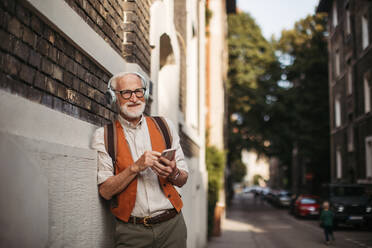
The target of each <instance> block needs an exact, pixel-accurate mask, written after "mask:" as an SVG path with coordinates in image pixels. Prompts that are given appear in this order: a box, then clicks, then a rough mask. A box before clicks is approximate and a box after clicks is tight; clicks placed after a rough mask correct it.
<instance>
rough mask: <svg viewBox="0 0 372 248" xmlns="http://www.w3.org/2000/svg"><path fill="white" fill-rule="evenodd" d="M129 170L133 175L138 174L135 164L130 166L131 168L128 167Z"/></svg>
mask: <svg viewBox="0 0 372 248" xmlns="http://www.w3.org/2000/svg"><path fill="white" fill-rule="evenodd" d="M129 170H130V172H132V173H133V174H137V173H138V166H137V165H136V164H132V165H131V166H129Z"/></svg>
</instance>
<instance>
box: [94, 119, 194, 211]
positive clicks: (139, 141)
mask: <svg viewBox="0 0 372 248" xmlns="http://www.w3.org/2000/svg"><path fill="white" fill-rule="evenodd" d="M118 120H119V122H120V124H121V126H122V127H123V130H124V134H125V138H126V140H127V142H128V145H129V149H130V151H131V155H132V158H133V161H137V160H138V159H139V158H140V157H141V156H142V154H143V153H144V152H145V151H152V147H151V140H150V134H149V130H148V127H147V123H146V118H144V116H142V118H141V120H140V122H139V123H138V124H137V125H136V126H134V125H132V124H131V123H130V122H128V121H126V120H125V119H124V118H122V117H121V116H120V115H119V117H118ZM165 120H166V122H167V124H168V126H169V130H170V134H171V135H172V139H173V141H172V148H176V156H175V160H176V165H177V167H178V168H179V169H181V170H184V171H186V172H187V173H188V168H187V164H186V162H185V157H184V155H183V151H182V148H181V145H180V138H179V136H178V133H177V130H176V128H175V127H174V125H173V123H172V122H171V121H170V120H168V119H165ZM92 148H93V149H95V150H97V161H98V165H97V182H98V184H101V183H103V182H104V181H106V179H107V178H109V177H111V176H113V175H114V168H113V165H112V159H111V157H110V155H109V154H108V153H107V151H106V148H105V141H104V128H103V127H101V128H98V129H97V130H96V131H95V132H94V135H93V141H92ZM137 178H138V183H137V197H136V202H135V205H134V208H133V211H132V215H133V216H137V217H145V216H155V215H158V214H160V213H162V212H163V211H164V210H166V209H171V208H173V206H172V204H171V203H170V201H169V200H168V199H167V198H166V197H165V195H164V193H163V191H162V189H161V188H160V185H159V181H158V176H157V175H156V174H155V172H154V171H153V170H152V169H151V168H147V169H146V170H144V171H141V172H140V173H139V174H138V177H137ZM175 188H176V190H177V191H178V193H179V194H181V189H180V188H178V187H176V186H175Z"/></svg>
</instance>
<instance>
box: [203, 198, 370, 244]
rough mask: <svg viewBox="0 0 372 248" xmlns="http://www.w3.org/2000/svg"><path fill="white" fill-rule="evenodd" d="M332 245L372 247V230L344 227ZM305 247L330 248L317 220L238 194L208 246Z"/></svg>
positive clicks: (336, 233)
mask: <svg viewBox="0 0 372 248" xmlns="http://www.w3.org/2000/svg"><path fill="white" fill-rule="evenodd" d="M334 235H335V239H336V241H335V242H333V243H332V244H331V245H330V246H331V247H340V248H346V247H347V248H354V247H355V248H357V247H372V232H371V230H369V231H368V230H365V229H359V230H356V229H353V228H351V227H345V226H344V227H340V228H339V229H337V230H336V231H335V232H334ZM222 247H236V248H239V247H249V248H292V247H293V248H295V247H296V248H297V247H301V248H305V247H309V248H310V247H311V248H316V247H326V245H325V244H324V235H323V230H322V228H320V227H319V223H318V221H317V220H308V219H297V218H295V217H293V216H292V215H289V214H288V210H287V209H278V208H275V207H273V206H271V205H270V204H268V203H267V202H265V201H261V200H260V199H254V197H253V195H252V194H250V193H248V194H244V193H242V194H239V195H236V196H235V199H234V200H233V203H232V206H231V208H230V209H229V210H228V211H227V213H226V219H225V220H224V221H223V224H222V235H221V236H220V237H213V238H212V239H211V240H210V242H209V243H208V248H222Z"/></svg>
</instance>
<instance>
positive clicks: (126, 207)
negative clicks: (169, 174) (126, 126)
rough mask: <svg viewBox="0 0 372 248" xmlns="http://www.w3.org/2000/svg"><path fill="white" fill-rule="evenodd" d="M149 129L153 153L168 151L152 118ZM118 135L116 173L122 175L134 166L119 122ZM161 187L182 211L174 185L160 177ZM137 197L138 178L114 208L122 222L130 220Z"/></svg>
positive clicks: (178, 210)
mask: <svg viewBox="0 0 372 248" xmlns="http://www.w3.org/2000/svg"><path fill="white" fill-rule="evenodd" d="M146 122H147V127H148V130H149V133H150V139H151V146H152V150H153V151H157V152H162V151H163V150H164V149H166V145H165V141H164V138H163V135H162V133H161V132H160V130H159V129H158V127H157V125H156V124H155V122H154V120H153V119H152V118H151V117H146ZM115 126H116V135H117V155H116V164H115V169H116V173H120V172H121V171H123V170H125V169H126V168H127V167H129V166H130V165H132V164H134V161H133V158H132V155H131V152H130V149H129V146H128V143H127V141H126V139H125V134H124V130H123V128H122V126H121V125H120V123H119V121H116V122H115ZM158 179H159V185H160V187H161V188H162V190H163V192H164V195H165V196H166V197H167V198H168V199H169V201H170V202H171V203H172V205H173V207H174V208H175V209H176V210H177V212H180V211H181V208H182V206H183V203H182V200H181V196H180V195H179V194H178V192H177V190H176V189H175V188H174V187H173V185H172V184H171V183H170V182H169V181H168V180H167V179H163V178H161V177H158ZM136 195H137V177H136V178H135V179H133V181H132V182H131V183H130V184H129V185H128V186H127V187H126V188H125V189H124V190H123V191H122V192H121V193H120V194H118V196H117V203H118V205H117V207H112V208H111V212H112V213H113V214H114V215H115V216H116V217H117V218H119V219H120V220H122V221H124V222H128V219H129V217H130V215H131V213H132V210H133V208H134V204H135V202H136Z"/></svg>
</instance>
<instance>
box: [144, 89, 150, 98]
mask: <svg viewBox="0 0 372 248" xmlns="http://www.w3.org/2000/svg"><path fill="white" fill-rule="evenodd" d="M149 97H150V85H147V87H146V90H145V99H146V100H148V99H149Z"/></svg>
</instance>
